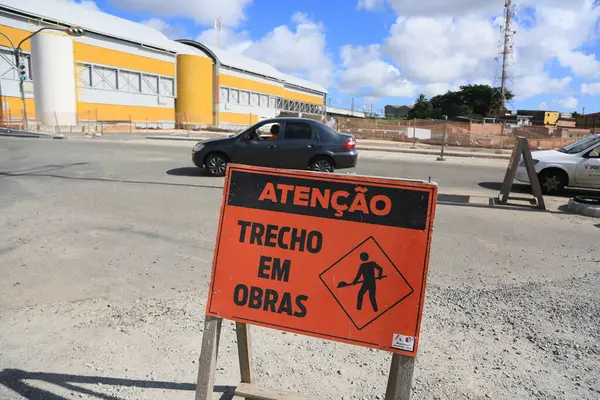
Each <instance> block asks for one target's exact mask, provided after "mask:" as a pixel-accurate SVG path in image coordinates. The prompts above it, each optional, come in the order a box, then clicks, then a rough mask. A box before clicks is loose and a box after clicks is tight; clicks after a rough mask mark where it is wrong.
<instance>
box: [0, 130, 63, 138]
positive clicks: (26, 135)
mask: <svg viewBox="0 0 600 400" xmlns="http://www.w3.org/2000/svg"><path fill="white" fill-rule="evenodd" d="M0 137H17V138H28V139H66V137H64V136H62V135H48V134H43V133H26V132H14V133H11V132H0Z"/></svg>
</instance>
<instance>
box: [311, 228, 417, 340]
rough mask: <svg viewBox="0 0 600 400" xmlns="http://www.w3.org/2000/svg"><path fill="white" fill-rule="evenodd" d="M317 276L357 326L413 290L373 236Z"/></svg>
mask: <svg viewBox="0 0 600 400" xmlns="http://www.w3.org/2000/svg"><path fill="white" fill-rule="evenodd" d="M320 278H321V281H323V283H324V284H325V286H327V289H329V291H330V292H331V294H332V295H333V297H334V298H335V300H336V301H337V302H338V304H339V305H340V306H341V307H342V309H343V310H344V312H345V313H346V315H348V318H350V320H351V321H352V323H353V324H354V326H356V329H358V330H361V329H363V328H365V327H366V326H368V325H369V324H371V323H372V322H373V321H375V320H376V319H378V318H379V317H381V316H382V315H383V314H385V313H386V312H387V311H389V310H391V309H392V308H393V307H395V306H396V305H398V304H399V303H400V302H401V301H402V300H404V299H406V298H407V297H408V296H410V295H411V294H412V293H413V288H412V287H411V286H410V284H409V283H408V281H407V280H406V278H404V276H403V275H402V273H401V272H400V271H399V270H398V268H396V266H395V265H394V263H393V262H392V260H390V258H389V257H388V256H387V254H386V253H385V251H384V250H383V249H382V248H381V246H380V245H379V243H377V241H376V240H375V239H374V238H373V237H370V238H368V239H367V240H365V241H364V242H362V243H360V244H359V245H358V246H356V247H355V248H354V249H352V250H351V251H350V252H349V253H347V254H346V255H344V256H343V257H342V258H340V259H339V260H338V261H337V262H336V263H335V264H333V265H332V266H331V267H329V268H327V269H326V270H325V271H323V272H322V273H321V275H320Z"/></svg>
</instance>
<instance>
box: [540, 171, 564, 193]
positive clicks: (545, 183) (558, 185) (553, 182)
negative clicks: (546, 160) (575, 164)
mask: <svg viewBox="0 0 600 400" xmlns="http://www.w3.org/2000/svg"><path fill="white" fill-rule="evenodd" d="M539 179H540V186H541V187H542V193H544V194H556V193H560V192H562V191H563V190H565V186H567V184H568V183H569V177H568V176H567V174H566V173H565V172H564V171H561V170H559V169H547V170H544V171H542V172H540V174H539Z"/></svg>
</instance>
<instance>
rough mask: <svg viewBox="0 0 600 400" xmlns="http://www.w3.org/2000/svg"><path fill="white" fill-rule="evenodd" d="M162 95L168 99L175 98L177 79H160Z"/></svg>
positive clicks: (162, 77)
mask: <svg viewBox="0 0 600 400" xmlns="http://www.w3.org/2000/svg"><path fill="white" fill-rule="evenodd" d="M160 95H161V96H167V97H174V96H175V79H173V78H165V77H164V76H161V77H160Z"/></svg>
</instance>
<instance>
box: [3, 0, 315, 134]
mask: <svg viewBox="0 0 600 400" xmlns="http://www.w3.org/2000/svg"><path fill="white" fill-rule="evenodd" d="M70 26H77V27H81V28H83V29H84V30H85V35H84V36H82V37H71V36H68V35H66V34H64V33H61V32H57V31H54V30H44V31H42V32H40V33H39V34H37V35H35V36H34V37H33V38H31V39H30V40H27V41H25V42H23V45H22V49H23V54H24V56H25V62H26V63H27V70H28V71H27V72H28V74H27V77H28V80H27V81H26V82H25V84H24V88H25V98H26V109H27V115H28V118H29V120H30V121H31V120H35V121H36V122H37V123H38V124H40V125H63V126H65V125H66V126H74V125H85V124H86V122H89V121H104V122H108V123H119V122H129V121H132V122H133V123H135V124H137V125H146V126H150V127H163V128H171V127H174V126H176V125H178V124H179V125H181V124H185V125H188V126H190V125H192V126H219V127H236V126H243V125H248V124H251V123H255V122H257V121H258V120H260V119H263V118H270V117H275V116H277V115H279V114H280V113H281V112H294V113H302V114H323V113H324V105H325V96H326V94H327V90H326V89H325V88H323V87H321V86H320V85H317V84H315V83H312V82H308V81H305V80H302V79H299V78H296V77H293V76H290V75H286V74H283V73H281V72H280V71H278V70H277V69H276V68H274V67H272V66H271V65H268V64H266V63H263V62H260V61H258V60H254V59H250V58H247V57H244V56H241V55H238V54H233V53H230V52H227V51H224V50H222V49H219V48H216V47H214V46H207V45H206V44H202V43H199V42H196V41H192V40H185V39H183V40H180V41H172V40H170V39H168V38H167V37H165V36H164V35H163V34H162V33H161V32H159V31H157V30H155V29H153V28H151V27H149V26H146V25H143V24H139V23H135V22H132V21H129V20H126V19H122V18H119V17H115V16H113V15H109V14H106V13H103V12H101V11H97V10H91V9H87V8H84V7H81V6H80V5H77V4H72V3H69V2H52V1H43V0H2V2H1V4H0V32H2V33H3V34H5V35H6V36H8V38H10V40H11V41H12V44H11V43H10V42H9V41H8V40H7V39H6V38H5V37H4V36H3V35H0V97H1V99H2V118H3V119H4V120H6V119H7V118H12V119H19V118H22V116H23V102H22V101H21V97H20V91H19V80H18V79H19V76H18V71H17V67H16V66H15V65H14V56H13V54H12V46H13V45H14V46H17V45H18V43H19V42H21V41H22V40H23V39H24V38H25V37H27V36H28V35H30V34H31V33H32V32H35V31H37V30H38V29H40V28H44V27H51V28H52V27H54V28H66V27H70Z"/></svg>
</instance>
